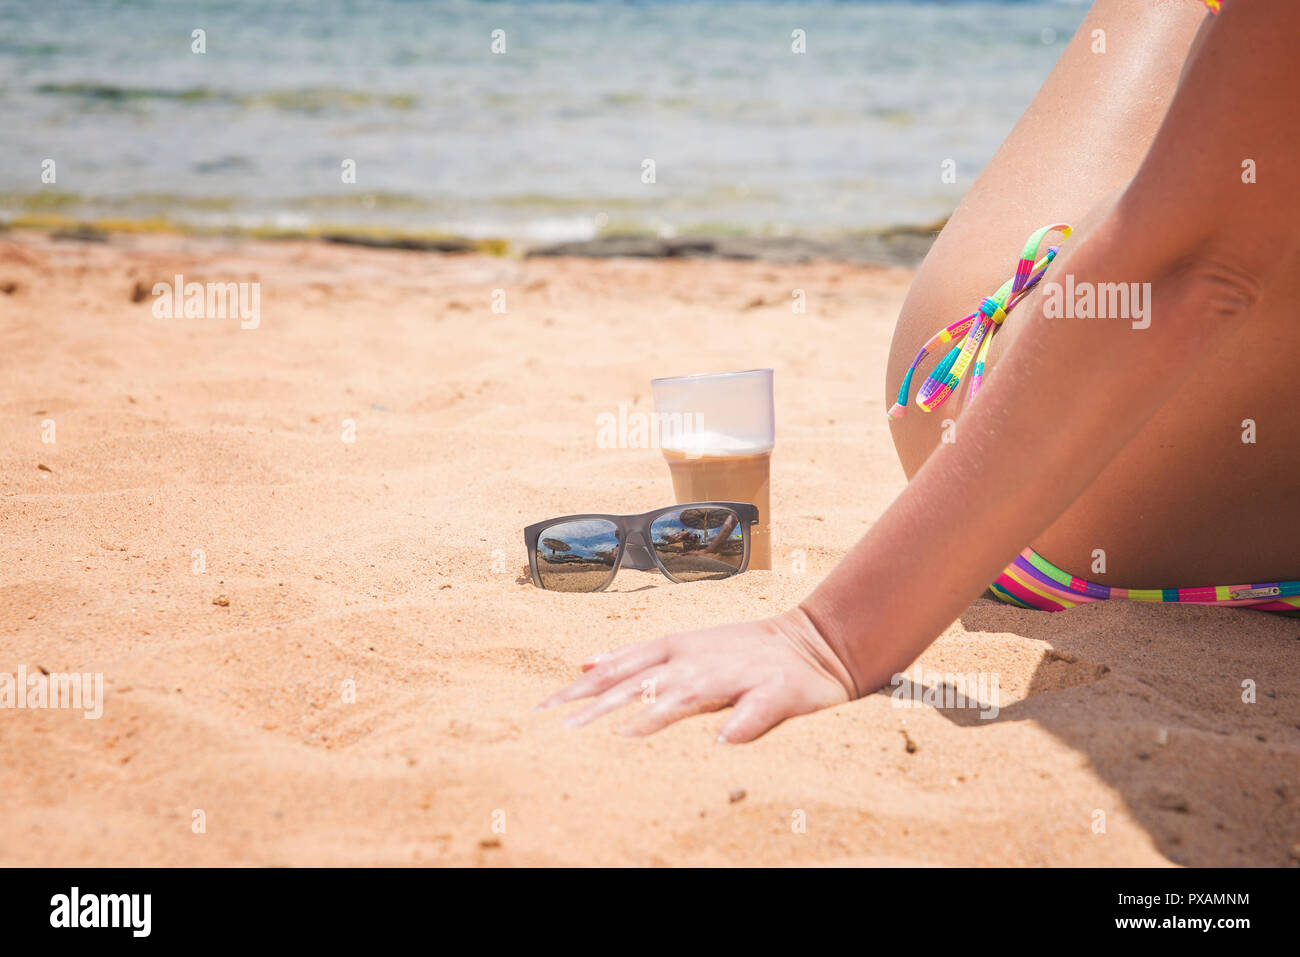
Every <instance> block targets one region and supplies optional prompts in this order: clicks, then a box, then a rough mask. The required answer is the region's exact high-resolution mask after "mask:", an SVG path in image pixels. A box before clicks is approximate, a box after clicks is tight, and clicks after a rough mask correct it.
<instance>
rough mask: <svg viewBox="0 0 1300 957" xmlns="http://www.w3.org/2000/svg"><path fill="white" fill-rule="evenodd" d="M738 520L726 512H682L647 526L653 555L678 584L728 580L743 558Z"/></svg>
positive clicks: (736, 516) (669, 514)
mask: <svg viewBox="0 0 1300 957" xmlns="http://www.w3.org/2000/svg"><path fill="white" fill-rule="evenodd" d="M744 536H745V532H744V526H743V525H742V524H741V522H740V516H739V515H737V514H736V513H735V512H733V511H732V510H731V509H729V508H683V509H679V510H678V511H675V512H667V513H665V514H663V515H660V516H659V517H658V518H656V519H655V520H654V521H653V522H652V523H651V525H650V540H651V541H652V542H653V543H654V550H655V554H656V555H658V556H659V560H660V561H661V562H663V564H664V567H665V568H667V569H668V573H669V574H670V575H672V576H673V577H674V578H676V579H678V580H679V581H684V582H695V581H700V580H701V579H706V578H707V579H714V578H730V577H731V576H732V575H734V574H736V572H738V571H740V565H741V562H742V561H743V560H744V557H745V537H744Z"/></svg>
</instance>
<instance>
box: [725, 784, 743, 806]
mask: <svg viewBox="0 0 1300 957" xmlns="http://www.w3.org/2000/svg"><path fill="white" fill-rule="evenodd" d="M745 794H746V791H745V789H744V788H733V789H732V791H731V793H730V794H728V795H727V800H728V801H730V802H731V803H732V804H735V803H736V802H737V801H743V800H745Z"/></svg>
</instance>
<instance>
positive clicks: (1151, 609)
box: [0, 232, 1300, 866]
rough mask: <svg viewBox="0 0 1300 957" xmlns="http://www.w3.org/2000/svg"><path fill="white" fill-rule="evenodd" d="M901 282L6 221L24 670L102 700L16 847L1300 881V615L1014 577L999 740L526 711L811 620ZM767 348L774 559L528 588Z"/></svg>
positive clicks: (895, 271)
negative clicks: (1230, 870)
mask: <svg viewBox="0 0 1300 957" xmlns="http://www.w3.org/2000/svg"><path fill="white" fill-rule="evenodd" d="M177 273H180V274H183V275H184V277H185V278H186V280H188V281H201V282H203V281H236V282H239V281H250V282H251V281H257V282H260V284H261V317H260V325H259V326H258V328H256V329H247V330H245V329H241V328H240V327H239V322H238V320H237V319H196V318H191V319H184V318H180V319H161V318H156V317H155V316H154V315H153V313H152V311H151V305H152V302H153V299H152V296H150V295H149V290H150V289H151V288H152V285H153V283H154V282H156V281H164V282H170V281H171V279H172V277H173V276H174V275H175V274H177ZM909 275H910V274H909V272H908V271H907V270H905V269H902V268H872V267H868V266H862V265H844V264H836V263H815V264H811V265H803V266H792V265H775V264H768V263H762V262H725V261H716V260H714V261H671V260H669V261H652V260H630V259H613V260H604V261H590V260H582V259H572V258H557V259H525V260H511V259H503V258H491V257H486V256H481V255H476V254H475V255H449V256H440V255H433V254H425V253H416V252H392V251H384V250H372V249H357V248H349V247H344V246H337V245H329V244H325V243H316V242H298V241H283V242H268V241H254V240H235V239H216V238H212V239H196V238H188V239H186V238H178V237H174V236H157V235H154V236H135V237H132V236H114V237H113V238H112V240H111V241H110V242H107V243H99V242H68V241H56V240H54V239H52V238H51V237H50V236H48V235H46V234H41V233H34V232H10V233H8V234H7V235H0V289H3V292H2V293H0V352H2V353H3V357H4V358H3V369H4V383H5V388H4V390H3V393H0V671H8V672H9V673H11V674H13V673H15V672H16V671H17V669H18V668H19V667H20V666H25V667H26V668H28V669H29V670H30V671H31V672H33V673H36V672H37V669H41V668H43V669H45V670H48V671H51V672H56V673H57V672H72V671H77V672H102V674H103V675H104V682H105V687H106V690H105V700H104V704H103V716H102V718H100V719H98V720H86V719H85V718H84V717H83V716H82V715H81V714H80V713H79V712H73V711H70V710H6V711H0V792H2V793H3V794H4V795H5V808H4V813H3V814H0V863H3V864H5V865H19V864H24V865H51V864H57V865H122V864H127V865H144V864H163V865H184V864H198V865H236V864H253V865H294V864H298V865H350V864H357V865H370V864H399V865H404V864H453V865H474V864H482V865H551V864H560V865H566V864H630V865H664V864H671V865H730V864H801V865H810V864H819V865H820V864H827V865H842V864H892V865H937V864H979V865H1063V864H1079V865H1098V866H1115V865H1159V864H1164V863H1176V864H1190V865H1201V864H1227V865H1251V864H1274V865H1286V864H1290V865H1294V864H1296V863H1297V858H1300V843H1298V842H1300V725H1298V723H1297V722H1300V640H1297V639H1300V621H1296V620H1294V619H1286V618H1279V617H1275V616H1269V615H1265V614H1261V613H1254V612H1243V611H1232V610H1227V609H1204V608H1188V607H1161V606H1154V605H1133V604H1121V603H1097V604H1094V605H1091V606H1088V607H1081V608H1078V609H1075V610H1073V611H1070V612H1066V613H1062V614H1056V615H1048V614H1045V613H1041V612H1031V611H1023V610H1019V609H1014V608H1010V607H1006V606H1003V605H1000V604H997V603H994V602H992V601H988V600H981V601H978V602H976V603H975V604H974V605H973V606H972V607H971V608H970V609H969V610H968V611H967V612H966V613H964V614H963V615H962V617H961V619H960V620H959V621H958V622H957V623H956V624H954V625H953V626H952V627H951V628H950V629H949V630H948V632H947V633H946V634H945V635H944V636H943V637H942V638H940V639H939V641H937V642H936V643H935V644H934V645H933V646H932V647H931V649H930V650H929V651H928V652H927V653H926V654H925V656H924V657H923V658H922V661H921V663H922V664H923V665H924V666H925V667H926V668H927V669H930V670H932V671H935V672H956V673H965V672H986V673H990V672H991V673H996V674H997V675H998V679H999V689H1000V694H1001V696H1000V702H999V703H1000V710H999V713H998V715H997V717H996V718H995V719H991V720H984V719H981V718H980V717H979V711H977V710H975V709H971V708H946V709H935V708H929V707H926V708H900V707H896V706H895V702H893V701H892V700H891V698H890V697H889V696H888V695H887V694H877V695H874V696H871V697H868V698H867V699H865V700H862V701H859V702H856V703H853V704H849V705H844V706H842V707H838V708H835V709H832V710H828V711H823V712H821V713H818V714H816V715H813V716H810V717H805V718H801V719H798V720H797V721H794V722H789V723H787V724H785V725H783V726H781V727H779V728H777V729H776V730H775V731H773V732H772V733H770V734H769V735H767V736H766V737H765V738H763V739H761V740H760V741H758V742H756V743H754V744H752V745H748V746H720V745H716V744H715V743H714V738H715V736H716V733H717V730H718V728H719V727H720V725H721V724H722V722H723V721H724V720H725V715H723V714H714V715H709V716H705V717H701V718H696V719H692V720H690V721H686V722H683V723H680V724H678V725H675V726H673V727H672V728H670V729H668V730H667V731H666V732H664V733H662V734H659V735H657V736H655V737H653V738H650V739H645V740H629V739H625V738H623V737H620V736H619V735H617V734H615V733H614V732H615V730H616V729H617V727H618V726H619V725H618V721H617V720H610V719H605V720H604V721H602V722H600V723H598V724H597V725H595V726H593V727H590V728H587V729H585V730H579V731H571V730H567V729H565V728H563V727H562V726H561V724H560V722H561V719H562V717H563V714H564V711H563V709H556V710H553V711H549V712H545V713H542V714H534V713H532V711H531V709H532V707H533V706H534V705H535V704H536V703H537V702H538V701H539V700H541V699H542V698H543V697H544V696H545V695H546V694H548V693H549V692H550V691H552V690H553V689H554V688H556V687H557V686H559V685H560V684H561V683H562V682H565V681H566V680H568V679H570V678H571V677H573V676H574V675H576V674H577V673H578V664H579V662H580V661H581V660H582V659H583V658H585V657H586V656H588V655H591V654H593V653H596V652H599V651H602V650H605V649H608V648H611V647H616V646H619V645H623V644H626V643H628V642H633V641H637V640H640V639H644V638H649V637H654V636H657V635H660V634H663V633H665V632H668V631H674V630H680V629H686V628H691V627H697V626H704V625H711V624H717V623H722V622H728V621H732V620H736V619H739V618H743V617H746V616H758V615H762V614H767V613H770V612H776V611H780V610H783V609H785V608H787V607H789V606H790V605H791V604H792V603H794V602H796V601H798V600H799V599H800V598H802V597H803V595H805V594H806V593H807V592H808V591H809V590H810V589H811V588H812V587H813V585H814V584H815V582H816V581H817V580H818V579H819V577H820V576H821V575H823V574H824V573H825V572H826V571H828V570H829V569H830V568H831V567H832V566H833V564H834V562H835V561H836V560H837V559H838V558H839V556H841V555H842V554H843V553H844V552H845V550H846V549H848V548H849V547H850V546H851V545H852V544H853V542H854V541H855V540H856V539H857V538H858V537H859V536H860V535H861V534H862V533H863V532H864V531H865V530H866V529H867V528H868V526H869V525H870V524H871V522H872V520H873V519H874V518H875V517H876V516H878V515H879V514H880V513H881V511H882V510H883V509H884V508H885V507H886V505H887V504H888V502H889V501H890V500H891V498H892V497H893V496H894V495H895V494H896V493H897V492H898V491H899V489H900V488H902V486H903V483H904V478H903V474H902V471H901V469H900V468H899V466H898V464H897V461H896V459H895V457H894V453H893V450H892V446H891V443H890V440H889V435H888V430H887V426H886V418H885V416H884V408H885V399H884V396H883V390H882V387H881V376H882V369H883V366H884V361H885V355H886V350H887V346H888V342H889V337H890V332H891V329H892V323H893V318H894V316H895V314H896V312H897V309H898V306H899V304H900V302H901V300H902V297H903V294H904V292H905V290H906V287H907V283H908V279H909ZM137 284H140V285H137ZM796 289H801V290H804V292H805V293H806V296H807V312H806V314H798V313H795V312H793V311H792V309H791V301H792V291H793V290H796ZM495 290H502V291H504V295H505V300H504V301H505V309H506V311H505V312H504V313H494V312H493V310H492V306H493V301H494V299H493V296H494V291H495ZM940 318H942V317H937V318H936V323H937V322H938V321H939V319H940ZM766 365H771V366H773V367H775V369H776V384H777V385H776V388H777V414H778V423H777V429H778V435H777V448H776V452H775V454H774V457H773V484H772V495H773V510H774V516H775V517H774V526H773V557H774V563H775V565H776V568H775V570H773V571H771V572H757V571H756V572H750V573H747V574H745V575H742V576H739V577H737V578H735V579H731V580H728V581H724V582H708V583H698V584H694V585H670V584H669V583H668V582H667V580H666V579H663V578H661V577H655V576H650V575H647V574H644V573H637V572H630V571H625V572H623V573H621V575H620V577H619V579H618V580H617V582H616V583H615V585H614V590H612V591H610V592H607V593H603V594H595V595H581V594H580V595H566V594H552V593H547V592H543V591H541V590H538V589H536V588H534V587H533V586H532V585H531V584H529V582H528V579H527V574H526V559H525V554H524V548H523V543H522V535H521V530H522V528H523V527H524V526H525V525H527V524H529V523H531V522H533V521H537V520H540V519H543V518H547V517H550V516H554V515H559V514H565V513H570V512H583V511H611V512H637V511H642V510H646V509H650V508H653V507H656V506H659V505H663V504H668V503H669V502H670V500H671V494H672V493H671V485H670V483H669V478H668V472H667V469H666V468H665V466H664V462H663V459H662V456H661V454H660V453H659V452H658V451H656V450H654V449H619V448H601V447H599V444H598V442H597V417H598V416H600V415H601V414H602V413H611V414H615V415H617V414H618V409H619V404H620V403H628V407H629V410H630V411H634V412H635V411H648V410H649V408H650V397H649V389H648V380H649V379H650V378H651V377H652V376H656V375H670V374H677V373H689V372H698V371H718V370H724V369H744V368H750V367H754V366H766ZM345 420H351V421H352V422H353V423H354V425H355V441H353V442H347V441H344V437H345V432H346V429H347V427H346V426H345V424H344V423H345ZM51 421H52V424H53V429H54V431H53V436H50V433H49V424H50V422H51ZM43 436H45V437H53V438H55V441H54V442H52V443H51V442H43V441H42V438H43ZM955 532H959V530H955ZM1248 680H1249V681H1251V682H1254V685H1255V688H1256V695H1257V698H1256V700H1255V702H1254V703H1243V701H1242V695H1243V688H1242V684H1243V681H1248ZM353 697H354V698H355V700H350V699H351V698H353ZM198 812H201V814H200V813H198ZM196 822H201V823H202V824H203V828H202V829H201V833H195V831H196V828H197V824H196ZM800 824H802V827H800V826H798V825H800Z"/></svg>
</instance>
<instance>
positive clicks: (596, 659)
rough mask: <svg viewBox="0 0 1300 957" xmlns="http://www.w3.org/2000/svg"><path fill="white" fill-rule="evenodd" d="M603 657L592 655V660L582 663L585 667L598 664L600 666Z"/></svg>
mask: <svg viewBox="0 0 1300 957" xmlns="http://www.w3.org/2000/svg"><path fill="white" fill-rule="evenodd" d="M601 657H602V656H601V655H592V656H591V657H590V658H586V659H584V660H583V662H582V664H583V665H584V666H586V665H598V664H600V659H601Z"/></svg>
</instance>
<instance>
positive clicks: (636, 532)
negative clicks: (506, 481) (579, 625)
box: [524, 502, 759, 595]
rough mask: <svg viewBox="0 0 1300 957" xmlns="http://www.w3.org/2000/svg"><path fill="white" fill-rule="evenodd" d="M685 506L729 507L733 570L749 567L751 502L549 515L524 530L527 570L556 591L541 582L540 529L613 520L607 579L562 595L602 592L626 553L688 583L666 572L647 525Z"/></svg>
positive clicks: (638, 565)
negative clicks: (734, 527) (614, 540)
mask: <svg viewBox="0 0 1300 957" xmlns="http://www.w3.org/2000/svg"><path fill="white" fill-rule="evenodd" d="M688 508H729V509H731V510H732V511H733V512H735V513H736V515H738V516H739V517H740V531H741V541H743V542H744V550H743V552H742V553H741V559H740V567H739V568H737V569H736V571H735V575H739V574H741V573H742V572H744V571H745V570H747V569H748V568H749V550H750V542H751V538H752V534H753V533H752V531H751V526H753V525H757V524H759V515H758V506H757V505H751V504H750V503H749V502H686V503H685V504H682V505H668V506H666V507H664V508H656V509H654V510H653V511H650V512H642V513H641V514H640V515H604V514H601V513H598V512H588V513H585V514H582V515H561V516H559V517H557V518H548V519H546V521H544V522H535V523H533V524H532V525H529V526H528V527H527V528H525V529H524V545H525V546H526V547H527V548H528V571H529V572H530V573H531V574H532V576H533V584H534V585H536V586H537V587H538V588H540V589H542V590H543V591H557V592H558V589H553V588H547V587H546V586H545V585H543V584H542V576H541V573H540V572H539V571H538V570H537V542H538V540H539V539H540V538H541V537H542V532H544V531H545V530H546V529H548V528H552V527H554V526H556V525H561V524H563V523H565V522H584V521H592V520H604V521H607V522H611V523H613V525H614V527H615V529H616V534H617V535H618V554H617V555H615V556H614V565H613V567H612V568H611V570H610V576H609V579H608V580H607V581H606V582H605V584H603V585H601V586H600V587H599V588H593V589H592V590H591V591H584V592H561V594H575V595H592V594H595V593H596V592H601V591H604V590H605V589H606V588H608V587H609V586H610V585H611V584H612V583H613V581H614V579H615V578H617V577H618V572H619V569H621V568H622V567H623V559H624V557H625V556H626V557H628V559H629V564H628V567H629V568H635V569H640V570H642V571H659V572H660V573H662V574H663V576H664V577H665V578H667V579H668V580H669V581H670V582H673V583H674V584H691V582H687V581H685V580H684V579H681V578H675V577H673V574H672V573H671V572H670V571H668V569H667V568H666V567H665V566H664V563H663V561H662V560H661V559H660V558H659V553H658V552H656V551H655V548H654V543H653V540H652V539H651V537H650V526H651V525H653V524H654V521H655V519H657V518H658V517H659V516H661V515H667V514H669V513H670V512H680V511H683V510H685V509H688ZM634 536H635V537H638V538H639V539H640V541H639V542H637V543H636V545H635V546H634V548H633V550H632V551H631V552H629V550H628V543H629V542H631V541H632V539H633V537H634ZM735 575H728V576H727V577H728V578H734V577H735Z"/></svg>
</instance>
